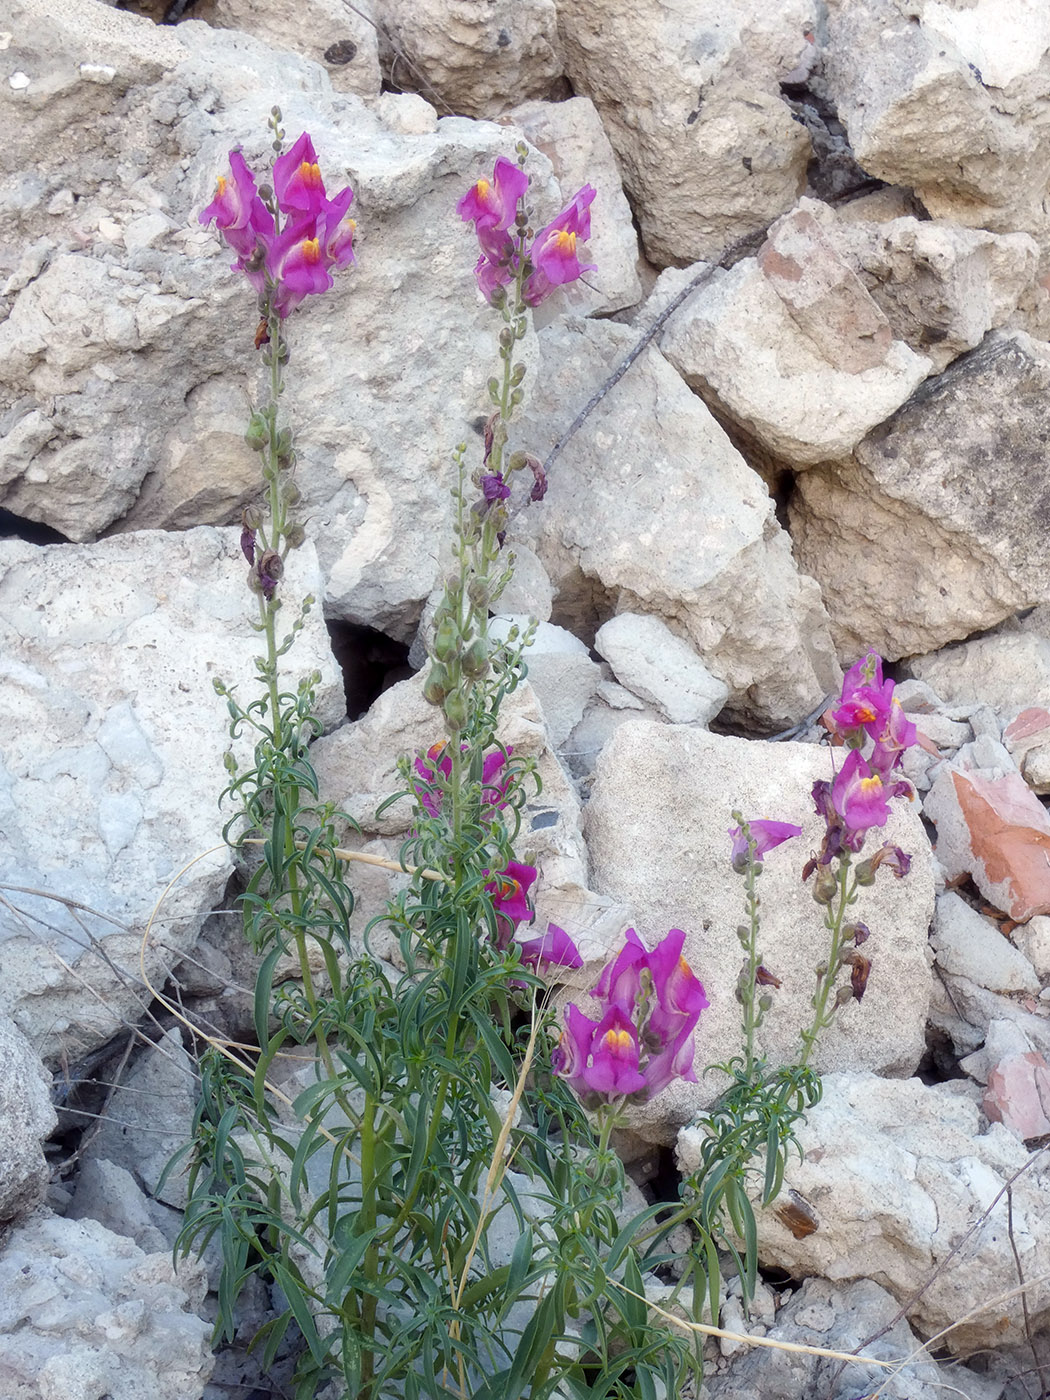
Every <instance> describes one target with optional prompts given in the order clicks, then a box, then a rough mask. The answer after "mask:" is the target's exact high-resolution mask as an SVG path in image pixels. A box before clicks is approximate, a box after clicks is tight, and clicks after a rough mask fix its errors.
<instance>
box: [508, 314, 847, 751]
mask: <svg viewBox="0 0 1050 1400" xmlns="http://www.w3.org/2000/svg"><path fill="white" fill-rule="evenodd" d="M635 343H636V333H635V332H633V331H631V330H628V329H627V328H626V327H623V326H617V325H615V324H612V323H610V322H588V321H574V322H570V323H567V324H565V325H558V326H549V327H547V328H546V329H545V330H544V331H543V332H541V335H540V344H541V355H542V360H541V369H540V372H539V373H538V375H537V379H536V385H535V390H534V395H533V398H532V399H531V400H530V402H529V403H528V404H527V405H526V411H525V414H524V417H523V420H522V425H521V427H520V429H519V430H518V432H519V433H520V438H521V440H522V441H523V442H527V443H528V444H529V445H530V448H531V450H532V451H534V452H536V453H537V454H538V455H540V456H541V457H542V456H543V454H544V453H545V452H546V451H548V450H549V448H550V447H551V446H552V445H553V443H554V442H555V441H556V440H557V439H558V438H559V437H560V436H561V434H562V433H563V432H564V430H565V418H566V409H565V405H566V404H569V405H576V404H579V405H580V406H582V405H583V404H584V403H586V401H587V399H588V398H589V397H590V396H591V394H592V393H593V392H594V390H595V389H597V388H599V387H600V386H601V385H602V383H603V382H604V380H605V379H606V378H607V377H608V376H609V374H610V373H611V372H612V371H613V370H614V369H615V367H616V366H617V364H618V363H619V362H620V360H621V359H622V358H623V356H624V355H625V354H626V353H627V352H628V351H629V350H630V349H632V348H633V346H634V344H635ZM515 528H516V529H519V530H520V532H521V535H522V536H523V537H524V538H525V540H526V541H527V542H528V543H529V544H530V545H531V547H532V548H533V549H534V550H535V551H536V553H537V554H538V555H539V556H540V558H541V559H542V560H543V562H544V564H545V566H546V568H547V571H548V573H549V575H550V577H551V580H552V582H553V583H554V586H555V590H556V603H555V608H554V614H553V615H554V618H555V620H556V621H558V622H560V623H562V624H563V625H567V626H569V627H570V628H571V629H573V630H576V631H577V632H578V633H579V634H580V635H582V636H583V637H584V639H585V640H586V639H587V638H588V635H589V634H592V633H591V629H593V628H594V626H595V618H597V620H598V621H599V622H601V621H605V620H607V619H608V618H609V617H611V616H613V615H615V614H616V613H620V612H633V613H642V614H649V615H652V616H656V617H658V618H661V619H662V620H663V621H665V622H667V623H668V624H669V625H670V626H671V627H672V630H674V631H676V632H678V633H679V634H680V635H682V636H684V637H685V638H686V639H687V640H688V641H689V642H690V643H691V644H692V646H693V647H694V648H695V650H696V652H697V654H698V655H699V656H700V658H701V660H702V661H703V663H704V665H705V666H707V667H708V669H709V670H710V671H711V673H712V674H713V675H715V676H717V677H718V678H719V679H720V680H723V681H725V683H726V685H728V686H729V688H730V691H731V699H730V702H729V704H730V708H731V709H732V710H733V711H734V712H736V713H743V714H747V715H749V716H751V717H752V718H757V719H758V722H759V723H763V724H768V725H769V726H770V727H773V728H776V727H780V726H781V725H782V723H788V724H790V723H794V722H795V721H796V720H798V719H799V718H801V716H802V715H804V714H806V713H808V712H809V711H811V710H812V709H813V707H814V705H816V704H817V703H818V701H819V700H820V698H821V696H822V695H823V694H827V693H828V692H829V691H831V690H832V689H834V688H835V687H836V686H837V685H838V670H837V666H836V663H835V661H834V658H833V656H832V654H831V652H830V649H829V647H828V639H827V632H826V630H825V626H824V622H823V618H822V615H821V607H820V604H819V600H818V598H817V596H816V590H815V588H814V587H813V585H812V582H811V581H810V580H809V579H807V578H806V577H805V576H803V575H800V574H799V573H798V571H797V570H796V568H795V566H794V563H793V562H792V559H791V555H790V547H789V542H788V538H787V536H786V535H785V534H784V533H783V531H781V530H780V528H779V527H778V525H777V524H776V520H775V517H774V514H773V503H772V502H771V501H770V499H769V497H768V495H767V493H766V491H765V488H764V487H763V485H762V483H761V481H760V480H759V478H758V477H757V476H756V475H755V473H754V472H752V471H751V470H750V468H749V467H748V466H747V465H746V464H745V462H744V460H743V458H742V457H740V455H739V454H738V453H737V452H736V451H735V449H734V448H733V447H732V446H731V444H730V442H729V440H728V438H727V437H726V436H725V434H724V433H723V432H722V430H721V429H720V428H719V427H718V425H717V424H716V423H715V421H714V419H713V418H712V417H711V415H710V414H709V413H708V411H707V410H706V408H705V407H704V406H703V404H702V403H700V402H699V401H698V400H697V398H696V396H695V395H693V394H690V393H689V391H688V390H687V389H686V388H685V386H684V385H683V384H682V382H681V380H680V379H679V377H678V376H677V375H676V374H675V372H674V371H673V370H672V369H671V367H670V366H669V365H668V364H667V363H666V361H665V360H664V359H663V357H662V356H660V355H659V354H658V353H657V352H656V351H654V350H652V349H650V350H648V351H646V352H645V354H644V355H643V356H641V357H640V358H639V359H638V361H637V362H636V363H635V364H634V365H633V366H632V368H631V369H630V371H629V377H628V378H627V379H626V380H625V381H624V382H623V384H622V385H618V386H617V387H616V388H615V389H614V390H612V391H611V392H610V393H609V394H608V395H607V396H606V397H605V399H604V400H603V402H602V403H601V404H600V405H599V407H598V408H597V409H596V410H595V412H594V413H592V415H591V416H590V418H589V419H588V420H587V421H586V423H585V424H584V426H583V428H582V429H581V430H580V431H579V432H578V433H577V434H576V436H575V437H574V438H572V439H571V440H570V442H569V444H568V445H567V447H566V448H565V450H564V452H562V454H561V455H560V456H559V457H558V458H557V460H556V461H555V463H554V464H553V466H552V468H551V474H550V485H549V489H548V491H547V495H546V497H545V499H544V501H543V503H542V505H541V506H539V507H534V506H530V508H529V509H528V510H527V511H526V512H525V513H524V514H522V515H521V516H520V517H519V518H518V521H516V522H515ZM513 539H514V536H513V535H512V536H511V540H512V543H513Z"/></svg>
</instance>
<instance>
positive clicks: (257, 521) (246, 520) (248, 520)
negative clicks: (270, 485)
mask: <svg viewBox="0 0 1050 1400" xmlns="http://www.w3.org/2000/svg"><path fill="white" fill-rule="evenodd" d="M262 522H263V513H262V511H261V510H260V509H259V507H258V506H245V507H244V509H243V510H242V511H241V524H242V525H243V526H244V528H245V529H246V530H258V528H259V526H260V525H261V524H262Z"/></svg>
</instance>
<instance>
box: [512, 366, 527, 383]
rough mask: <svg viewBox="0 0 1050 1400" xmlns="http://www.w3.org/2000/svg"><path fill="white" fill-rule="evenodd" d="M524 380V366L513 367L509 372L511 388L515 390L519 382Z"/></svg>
mask: <svg viewBox="0 0 1050 1400" xmlns="http://www.w3.org/2000/svg"><path fill="white" fill-rule="evenodd" d="M524 378H525V366H524V365H515V366H514V368H513V369H512V370H511V372H510V382H511V387H512V388H514V389H516V388H517V387H518V385H519V384H520V383H521V381H522V380H523V379H524Z"/></svg>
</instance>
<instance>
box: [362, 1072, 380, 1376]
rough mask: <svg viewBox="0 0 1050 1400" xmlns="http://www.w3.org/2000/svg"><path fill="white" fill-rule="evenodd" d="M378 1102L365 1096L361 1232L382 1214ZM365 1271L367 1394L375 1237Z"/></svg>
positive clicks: (375, 1276)
mask: <svg viewBox="0 0 1050 1400" xmlns="http://www.w3.org/2000/svg"><path fill="white" fill-rule="evenodd" d="M375 1120H376V1103H375V1099H374V1098H373V1097H372V1095H371V1094H366V1095H365V1108H364V1112H363V1114H362V1115H361V1214H360V1222H361V1234H367V1233H368V1232H369V1231H371V1230H374V1229H375V1226H376V1219H377V1216H378V1210H377V1202H376V1179H375V1177H376V1121H375ZM361 1268H362V1272H363V1273H364V1276H365V1278H366V1279H367V1280H368V1282H369V1283H370V1284H371V1285H373V1287H372V1288H370V1289H369V1291H368V1293H367V1294H366V1296H365V1299H364V1303H363V1305H362V1307H361V1342H362V1354H361V1394H362V1397H367V1396H368V1394H369V1392H370V1390H371V1385H372V1376H373V1374H374V1367H375V1356H374V1352H373V1350H372V1348H371V1347H370V1346H369V1339H370V1338H373V1337H374V1336H375V1322H376V1302H377V1299H376V1295H375V1289H374V1285H375V1283H376V1282H377V1280H378V1278H379V1249H378V1245H377V1242H376V1241H375V1240H373V1241H372V1243H371V1244H370V1245H369V1246H368V1248H367V1249H366V1250H365V1254H364V1258H363V1259H362V1261H361Z"/></svg>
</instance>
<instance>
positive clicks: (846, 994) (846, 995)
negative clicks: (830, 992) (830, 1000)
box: [835, 987, 853, 1007]
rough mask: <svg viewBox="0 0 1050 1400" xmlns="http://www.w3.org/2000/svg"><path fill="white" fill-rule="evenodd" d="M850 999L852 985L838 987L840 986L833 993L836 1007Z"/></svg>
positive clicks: (851, 997) (851, 996)
mask: <svg viewBox="0 0 1050 1400" xmlns="http://www.w3.org/2000/svg"><path fill="white" fill-rule="evenodd" d="M852 1000H853V988H852V987H840V988H839V989H838V991H837V992H836V993H835V1005H836V1007H838V1006H845V1005H846V1003H847V1002H848V1001H852Z"/></svg>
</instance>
